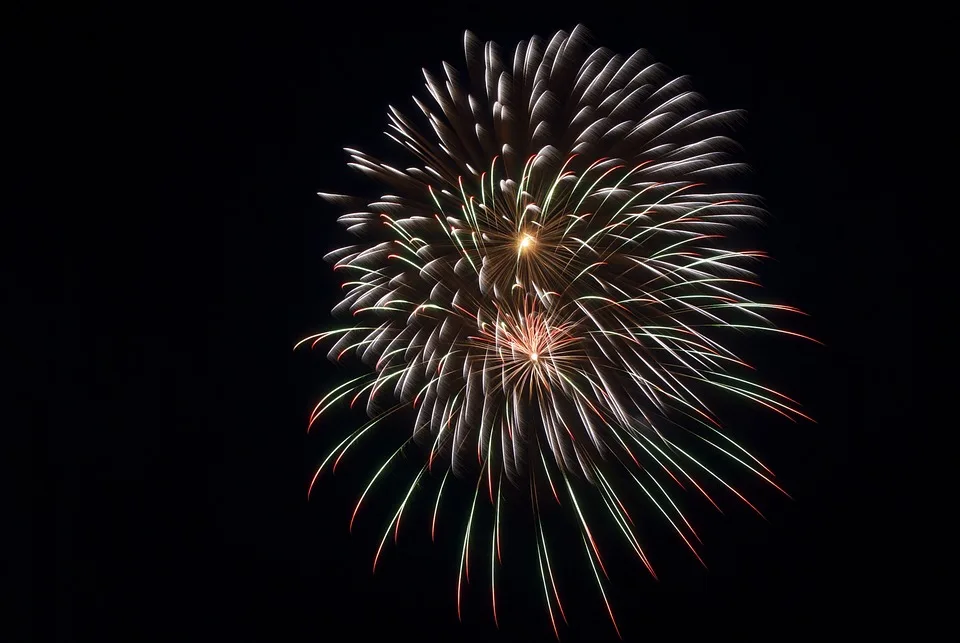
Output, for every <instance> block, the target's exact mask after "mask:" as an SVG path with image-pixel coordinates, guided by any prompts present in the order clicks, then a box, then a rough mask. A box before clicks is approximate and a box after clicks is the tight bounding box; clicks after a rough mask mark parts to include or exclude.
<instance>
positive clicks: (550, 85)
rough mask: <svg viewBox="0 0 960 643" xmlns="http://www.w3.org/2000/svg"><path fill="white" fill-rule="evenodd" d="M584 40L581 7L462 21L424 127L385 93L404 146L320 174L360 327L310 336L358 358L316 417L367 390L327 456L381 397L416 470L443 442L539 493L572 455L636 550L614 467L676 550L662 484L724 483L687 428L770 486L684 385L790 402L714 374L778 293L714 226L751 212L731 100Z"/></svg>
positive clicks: (435, 79)
mask: <svg viewBox="0 0 960 643" xmlns="http://www.w3.org/2000/svg"><path fill="white" fill-rule="evenodd" d="M585 40H586V33H585V30H584V29H583V28H582V27H579V26H578V27H577V28H575V29H574V30H573V32H572V33H570V34H569V35H568V34H565V33H562V32H561V33H558V34H557V35H556V36H554V38H553V39H551V40H550V41H549V42H545V41H542V40H540V39H539V38H536V37H535V38H532V39H531V40H530V42H528V43H521V44H520V45H519V46H518V48H517V50H516V52H515V54H514V55H513V57H512V60H511V59H509V58H507V59H504V58H502V57H501V54H500V52H499V50H498V48H497V46H496V45H495V44H494V43H487V44H486V45H484V44H482V43H481V42H480V41H479V40H478V39H477V38H476V37H475V36H473V34H471V33H469V32H467V34H466V37H465V48H466V62H467V72H468V73H467V75H466V76H460V75H459V74H458V73H457V72H456V70H455V69H454V68H453V67H451V66H450V65H447V64H444V76H443V77H440V76H437V75H434V74H432V73H430V72H428V71H424V76H425V77H426V86H427V90H428V91H429V93H430V95H431V97H432V99H433V105H428V104H426V103H424V102H422V101H420V100H416V99H415V100H416V103H417V106H418V107H419V108H420V110H421V111H422V112H423V114H424V116H425V117H426V122H427V123H429V126H430V128H431V129H432V132H428V131H427V130H422V129H418V127H417V126H416V125H415V124H414V122H413V121H412V120H408V119H407V118H406V117H404V116H403V115H401V114H400V112H399V111H397V110H396V109H393V108H390V116H389V118H390V127H389V129H390V131H389V132H388V136H390V138H392V139H393V140H394V141H396V142H397V143H398V144H400V145H401V146H403V147H404V148H406V149H407V150H408V151H409V152H412V153H413V155H415V157H416V158H417V159H418V160H419V164H418V165H417V166H415V167H409V168H406V169H397V168H394V167H391V166H389V165H386V164H384V163H381V162H380V161H377V160H376V159H373V158H371V157H369V156H367V155H366V154H364V153H362V152H359V151H356V150H348V152H349V154H350V156H351V159H352V162H351V163H350V165H352V166H353V167H355V168H357V169H359V170H360V171H362V172H364V173H366V174H368V175H369V176H370V177H372V178H373V179H375V180H377V181H379V182H380V183H381V184H382V185H383V186H384V187H383V189H384V190H386V191H387V193H386V194H383V195H382V196H381V197H380V198H379V199H377V200H371V199H362V198H354V197H346V196H341V195H331V194H323V195H322V196H324V197H325V198H326V199H328V200H329V201H331V202H333V203H335V204H338V205H342V206H346V207H349V208H350V212H349V213H348V214H345V215H343V216H342V217H341V218H340V221H341V222H342V223H343V224H344V225H346V226H347V228H348V229H349V230H350V231H351V232H353V233H355V234H356V235H357V236H359V237H360V239H361V243H360V244H358V245H354V246H350V247H346V248H343V249H340V250H338V251H335V252H333V253H331V254H330V255H328V258H329V259H330V260H331V261H333V262H335V264H336V269H337V270H342V271H344V272H345V273H347V274H349V275H350V279H351V280H350V281H348V282H347V283H346V284H345V287H346V288H347V292H346V294H345V296H344V298H343V301H342V302H341V303H340V304H339V305H338V306H337V308H336V309H335V312H338V313H346V312H350V313H352V315H353V317H354V318H355V319H356V323H357V325H355V326H349V327H347V328H343V329H339V330H335V331H330V332H328V333H322V334H320V335H315V336H313V337H311V338H308V339H316V340H318V341H319V340H320V339H323V338H326V337H331V336H334V337H338V339H337V341H336V344H335V345H334V347H333V348H332V349H331V351H330V355H331V357H333V358H335V359H340V357H342V356H343V355H344V354H346V353H347V352H349V351H352V350H353V351H356V353H357V354H358V355H359V356H360V358H361V359H363V360H364V361H365V362H366V363H368V364H369V365H370V366H371V367H372V368H373V371H374V372H373V373H372V374H371V375H370V377H369V378H367V379H364V378H359V379H357V380H353V381H351V382H347V383H346V384H344V385H343V386H341V387H338V388H337V389H335V390H334V391H332V392H331V393H330V394H329V395H328V396H327V397H326V398H324V400H322V401H321V403H320V404H319V405H318V406H317V410H316V411H315V414H314V418H313V419H314V420H315V419H316V417H317V416H319V414H320V413H321V412H323V411H324V410H325V409H326V408H328V407H329V406H330V404H332V403H333V402H335V401H336V400H338V399H343V398H347V399H352V400H354V401H356V400H357V399H358V398H360V397H361V396H362V395H366V396H367V400H368V403H367V404H368V410H369V411H370V413H371V416H373V420H372V422H371V424H369V425H367V426H366V427H363V428H362V429H361V430H360V431H358V432H357V433H356V434H355V435H354V436H351V437H348V438H347V439H346V440H344V442H343V443H341V445H340V446H338V448H337V449H335V450H334V453H332V454H331V456H332V455H334V454H335V453H340V454H341V456H342V454H343V453H344V452H345V450H346V449H348V448H349V447H350V446H351V445H352V444H354V442H356V440H357V438H359V437H360V435H363V434H364V433H366V432H367V431H368V430H369V429H370V428H371V427H372V426H373V425H375V424H376V423H377V422H378V421H379V419H381V418H382V417H385V413H390V412H392V411H393V410H395V409H398V408H403V407H404V406H410V407H412V408H415V409H417V419H416V423H415V427H414V435H415V437H420V438H422V439H424V440H426V445H427V446H429V455H425V463H424V470H426V469H428V468H430V467H432V466H433V465H434V463H435V462H436V461H438V459H439V458H445V459H446V462H447V463H449V464H450V465H451V467H452V468H453V469H454V470H455V471H457V472H460V471H461V470H463V469H464V468H465V467H466V466H467V465H470V464H471V463H473V464H472V466H473V468H474V469H475V470H479V477H478V479H477V482H478V486H479V484H480V482H481V481H482V480H484V479H486V481H487V486H489V489H490V496H491V500H493V495H494V494H493V489H494V487H497V489H499V488H500V481H501V477H502V475H506V476H507V477H508V478H509V479H511V480H512V481H513V482H514V483H515V484H518V483H521V482H524V481H527V480H529V483H530V486H531V491H532V493H533V495H534V498H535V500H536V497H537V494H538V491H537V483H536V480H537V477H538V476H544V477H545V479H546V480H547V482H548V484H549V488H550V489H551V491H552V494H553V496H555V497H557V491H556V489H557V486H559V485H557V486H555V485H554V478H556V477H557V475H558V474H559V476H561V479H562V480H563V482H564V484H563V486H560V488H561V490H562V489H566V490H567V491H569V493H570V495H571V497H573V494H574V491H573V486H572V482H571V480H572V479H571V478H569V477H568V474H575V477H582V478H585V479H587V480H589V481H590V482H591V483H593V484H594V486H595V488H596V489H597V490H598V493H600V494H601V497H602V499H603V501H604V503H603V504H604V505H605V506H606V507H607V509H608V510H609V515H610V516H612V517H613V518H614V519H615V521H616V523H617V524H618V525H619V526H620V527H621V530H622V531H623V533H624V535H625V536H626V539H627V541H628V543H629V545H630V546H631V547H632V548H633V549H634V550H635V551H636V552H637V553H638V555H639V556H640V558H641V559H642V560H643V562H644V564H645V565H647V567H648V568H650V563H649V561H648V559H647V557H646V555H645V554H643V552H642V549H641V547H640V543H639V541H638V540H637V537H636V535H635V534H634V532H633V527H632V525H633V520H632V519H631V518H630V516H629V513H628V512H627V509H626V507H625V505H624V503H623V502H621V500H620V498H619V496H618V495H617V493H616V491H615V490H614V487H615V486H616V485H615V484H614V483H613V482H612V481H611V479H609V476H606V475H605V473H604V472H605V471H606V470H607V469H609V467H611V466H612V465H617V466H622V467H623V468H625V469H626V470H627V471H629V472H630V473H629V477H628V478H627V479H632V481H633V482H634V483H636V485H637V486H636V487H635V488H636V489H642V490H643V492H644V494H645V495H646V496H647V497H648V498H650V499H652V500H653V503H654V506H655V508H656V511H657V512H659V513H662V514H663V515H664V516H665V517H666V518H667V520H668V521H669V522H670V524H671V525H672V526H673V527H674V528H675V529H676V530H677V532H678V533H679V534H680V536H681V537H682V538H683V539H684V541H685V542H687V544H688V545H689V546H690V547H691V549H693V545H692V544H691V543H692V542H693V541H695V540H696V538H695V534H694V533H693V531H692V529H691V528H690V527H689V523H688V522H687V520H686V518H684V517H683V515H682V514H680V513H679V509H678V508H677V505H676V504H675V503H674V501H673V500H672V499H671V497H670V493H669V491H668V490H669V489H671V488H681V487H682V485H681V480H688V481H690V482H692V486H693V488H695V489H696V490H698V491H700V492H702V493H703V494H704V495H706V494H707V492H706V491H705V490H704V488H703V487H702V486H701V485H700V484H698V483H697V482H696V481H695V478H694V475H693V474H696V473H703V472H704V471H706V472H707V473H709V475H710V477H712V478H713V479H715V480H719V481H720V482H721V483H722V484H723V486H725V487H726V488H727V489H729V490H731V491H733V493H735V494H736V495H737V496H739V497H740V498H741V499H742V496H740V494H739V492H737V491H736V490H735V489H733V487H732V486H731V485H729V484H728V483H727V482H725V481H723V480H721V479H720V477H719V476H718V475H716V474H715V473H714V472H713V471H711V470H710V469H708V468H707V467H706V466H705V465H704V464H703V463H701V462H700V461H698V460H696V459H694V456H693V455H692V454H691V452H690V451H688V450H685V449H684V448H682V447H681V444H682V442H683V440H684V439H685V438H689V436H695V437H696V438H700V439H702V440H703V441H704V442H705V443H706V444H707V445H709V446H710V447H712V448H713V449H715V451H714V452H715V453H716V455H718V456H720V457H725V458H729V459H731V460H733V461H735V462H737V463H739V464H741V465H743V466H745V467H746V468H747V469H748V470H750V471H753V472H754V473H755V474H757V475H758V476H760V477H761V478H763V479H764V480H767V481H768V482H770V483H771V484H773V483H772V481H771V480H770V476H772V474H770V473H769V471H768V470H767V469H766V468H765V467H763V465H761V464H760V463H759V462H758V461H756V460H755V459H754V458H753V456H750V455H749V454H747V453H746V452H745V451H744V450H743V449H741V448H740V447H739V446H737V445H736V443H734V442H733V441H732V440H730V438H728V437H726V436H725V435H724V434H722V433H720V428H721V424H720V421H719V419H718V418H716V417H715V415H714V414H713V412H712V411H711V409H710V407H709V406H708V404H707V397H706V396H704V395H703V394H702V392H704V391H707V390H713V391H721V392H725V393H732V394H734V395H737V396H739V397H741V398H742V399H745V400H749V401H751V402H754V403H758V404H760V405H762V406H765V407H767V408H768V409H771V410H773V411H776V412H778V413H781V414H783V415H786V416H788V417H791V416H794V415H802V414H800V413H799V411H796V410H795V409H794V408H793V406H794V403H793V402H792V401H790V400H789V399H788V398H786V397H785V396H783V395H781V394H779V393H777V392H775V391H772V390H770V389H769V388H765V387H762V386H760V385H758V384H753V383H751V382H750V381H749V380H748V379H745V378H743V377H741V376H739V375H735V374H731V373H732V372H733V371H734V370H735V369H737V368H739V367H745V366H747V365H746V364H745V363H744V362H743V361H742V360H741V359H740V358H739V357H738V356H736V355H735V354H734V353H733V352H732V351H731V350H729V349H728V348H726V347H724V345H723V336H722V335H723V333H724V332H727V330H726V329H730V328H736V329H744V328H749V329H758V330H770V331H774V332H786V331H777V329H776V328H775V327H774V326H773V324H772V323H771V322H769V321H768V320H767V318H766V317H765V313H766V312H767V311H770V310H773V309H779V310H784V311H793V310H794V309H792V308H790V307H787V306H779V305H773V304H762V303H756V302H754V301H752V300H751V298H750V297H748V296H747V295H746V294H744V292H745V291H749V290H750V289H755V287H756V286H757V284H756V283H755V280H754V277H753V275H752V273H751V272H750V270H749V264H750V263H751V262H753V261H756V260H757V258H758V257H761V256H763V255H762V253H760V252H757V251H752V250H744V249H742V248H739V247H737V246H736V245H735V244H734V243H733V242H732V241H731V240H730V239H729V232H730V231H731V230H733V229H734V226H736V225H737V224H738V223H742V222H745V221H749V220H752V219H756V218H757V217H759V216H761V215H762V211H761V210H760V209H759V208H758V207H757V205H756V200H755V199H754V198H753V197H751V196H750V195H747V194H742V193H738V192H736V191H734V190H732V189H730V188H729V187H728V185H727V184H728V182H729V180H730V179H731V178H735V175H736V173H737V170H738V169H739V168H740V165H739V164H737V163H736V162H734V161H733V160H732V159H731V158H730V157H729V154H730V153H731V152H733V151H735V150H736V145H735V144H734V143H733V142H732V141H731V140H729V139H728V138H726V137H725V136H724V135H723V134H724V132H725V131H726V129H727V127H726V126H727V125H729V124H730V122H731V121H732V120H733V119H735V118H737V116H738V113H737V112H723V113H711V112H710V111H708V110H707V109H706V108H705V107H704V106H703V101H702V99H701V97H700V96H698V95H697V94H696V93H694V92H692V91H691V89H690V86H689V83H688V81H687V80H686V79H685V78H675V77H672V76H671V75H670V74H668V73H667V71H666V70H665V69H664V68H663V67H662V66H660V65H658V64H656V63H654V62H653V61H651V60H650V58H649V56H648V55H647V54H646V53H645V52H643V51H640V52H637V53H635V54H633V55H632V56H629V57H627V58H623V57H621V56H617V55H614V54H612V53H611V52H609V51H607V50H605V49H597V50H593V51H590V50H589V49H588V48H587V47H586V46H585ZM383 399H389V400H390V402H389V403H388V404H381V403H380V402H381V400H383ZM344 445H345V446H344ZM328 460H329V459H328ZM325 464H326V462H325V463H324V465H322V466H321V469H322V468H323V466H325ZM477 465H479V468H478V467H477ZM380 471H381V472H382V471H383V467H381V469H380ZM421 473H422V472H421ZM318 474H319V471H318ZM377 476H379V472H378V474H377ZM551 476H552V477H551ZM419 478H420V477H419V476H418V477H417V480H419ZM375 479H376V476H375ZM371 485H372V482H371ZM415 485H416V481H415V483H414V485H413V486H411V492H412V490H413V488H414V486H415ZM541 487H542V485H541ZM368 490H369V487H368ZM408 497H409V494H408ZM498 497H499V492H498ZM656 497H660V498H662V500H663V502H658V501H657V500H656V499H655V498H656ZM707 497H708V498H709V496H707ZM404 502H406V500H405V501H404ZM498 502H499V501H498ZM711 502H713V500H712V499H711ZM535 504H537V503H535ZM574 504H575V505H577V503H576V500H575V498H574ZM402 507H403V505H401V510H400V511H402ZM358 508H359V505H358ZM399 514H400V512H398V514H397V517H396V518H395V519H394V520H395V522H396V521H399ZM577 514H578V518H579V520H580V523H581V525H582V529H583V533H584V535H585V536H584V538H585V539H584V542H585V543H587V542H589V543H590V547H589V548H588V553H589V554H590V555H591V557H592V558H591V565H593V562H594V560H596V562H597V563H598V564H599V568H600V569H601V570H603V571H604V573H606V572H605V570H604V568H603V562H602V560H601V558H600V553H599V550H598V548H597V544H596V543H595V541H594V539H593V537H592V536H591V535H590V530H589V528H588V527H587V518H586V517H585V515H584V514H583V513H581V512H580V509H579V505H577ZM471 515H472V511H471ZM498 515H499V514H498ZM392 524H393V523H391V525H392ZM397 524H399V523H398V522H397ZM496 525H497V529H499V520H497V522H496ZM469 529H470V528H469V527H468V539H467V540H469ZM541 536H542V535H541ZM687 536H692V537H691V538H688V537H687ZM543 547H544V548H545V547H546V544H545V543H544V544H543ZM467 555H468V554H467V544H466V542H465V545H464V558H465V559H466V558H467ZM544 557H546V554H545V549H544ZM547 564H548V565H549V561H548V563H547ZM594 569H596V566H594ZM651 571H652V570H651ZM598 580H599V575H598ZM550 582H551V583H552V582H553V579H552V577H551V580H550ZM545 583H546V578H545ZM545 586H546V585H545ZM551 600H552V599H551V598H550V596H549V593H548V596H547V601H548V606H549V605H552V603H551V602H550V601H551ZM605 600H606V597H605ZM557 601H559V598H557ZM550 609H551V616H552V615H553V612H552V607H551V608H550Z"/></svg>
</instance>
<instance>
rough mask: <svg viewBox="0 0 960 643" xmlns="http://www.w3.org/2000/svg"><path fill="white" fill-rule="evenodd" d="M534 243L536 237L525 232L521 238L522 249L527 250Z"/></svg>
mask: <svg viewBox="0 0 960 643" xmlns="http://www.w3.org/2000/svg"><path fill="white" fill-rule="evenodd" d="M534 243H536V239H534V238H533V237H531V236H530V235H529V234H525V235H523V238H522V239H520V250H521V251H523V250H526V249H527V248H529V247H530V246H532V245H533V244H534Z"/></svg>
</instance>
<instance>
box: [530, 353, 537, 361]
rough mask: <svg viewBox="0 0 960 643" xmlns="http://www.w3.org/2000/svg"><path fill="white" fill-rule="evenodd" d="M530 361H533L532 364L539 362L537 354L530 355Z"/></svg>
mask: <svg viewBox="0 0 960 643" xmlns="http://www.w3.org/2000/svg"><path fill="white" fill-rule="evenodd" d="M530 361H532V362H535V361H537V354H536V353H530Z"/></svg>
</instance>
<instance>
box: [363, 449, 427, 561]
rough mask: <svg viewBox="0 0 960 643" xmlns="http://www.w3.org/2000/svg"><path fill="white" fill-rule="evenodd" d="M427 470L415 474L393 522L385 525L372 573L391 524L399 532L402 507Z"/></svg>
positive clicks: (405, 504)
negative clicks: (395, 526) (395, 525)
mask: <svg viewBox="0 0 960 643" xmlns="http://www.w3.org/2000/svg"><path fill="white" fill-rule="evenodd" d="M426 470H427V468H426V467H423V468H422V469H420V473H418V474H417V477H416V478H414V479H413V483H412V484H411V485H410V489H408V490H407V495H406V496H404V497H403V502H401V503H400V507H399V508H398V509H397V513H396V514H394V516H393V520H391V521H390V524H388V525H387V529H386V531H384V532H383V539H382V540H381V541H380V546H379V547H378V548H377V555H376V556H374V558H373V571H374V572H376V571H377V561H378V560H379V559H380V552H381V551H383V545H384V543H386V542H387V538H388V537H389V536H390V529H391V528H392V527H393V524H394V523H396V524H397V532H396V533H399V530H400V516H401V514H402V513H403V509H404V507H406V506H407V501H408V500H409V499H410V495H411V494H412V493H413V490H414V489H415V488H416V487H417V483H418V482H420V477H421V476H422V475H423V472H424V471H426Z"/></svg>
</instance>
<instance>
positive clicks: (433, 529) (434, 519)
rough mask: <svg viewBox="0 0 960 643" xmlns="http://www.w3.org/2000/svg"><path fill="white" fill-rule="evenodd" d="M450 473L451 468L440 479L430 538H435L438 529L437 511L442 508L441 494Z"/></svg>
mask: <svg viewBox="0 0 960 643" xmlns="http://www.w3.org/2000/svg"><path fill="white" fill-rule="evenodd" d="M449 475H450V469H447V470H446V472H445V473H444V474H443V480H441V481H440V491H438V492H437V502H436V504H435V505H434V506H433V520H432V521H431V522H430V540H434V538H435V535H436V529H437V512H438V511H439V510H440V496H441V495H442V494H443V486H444V485H445V484H447V476H449Z"/></svg>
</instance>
